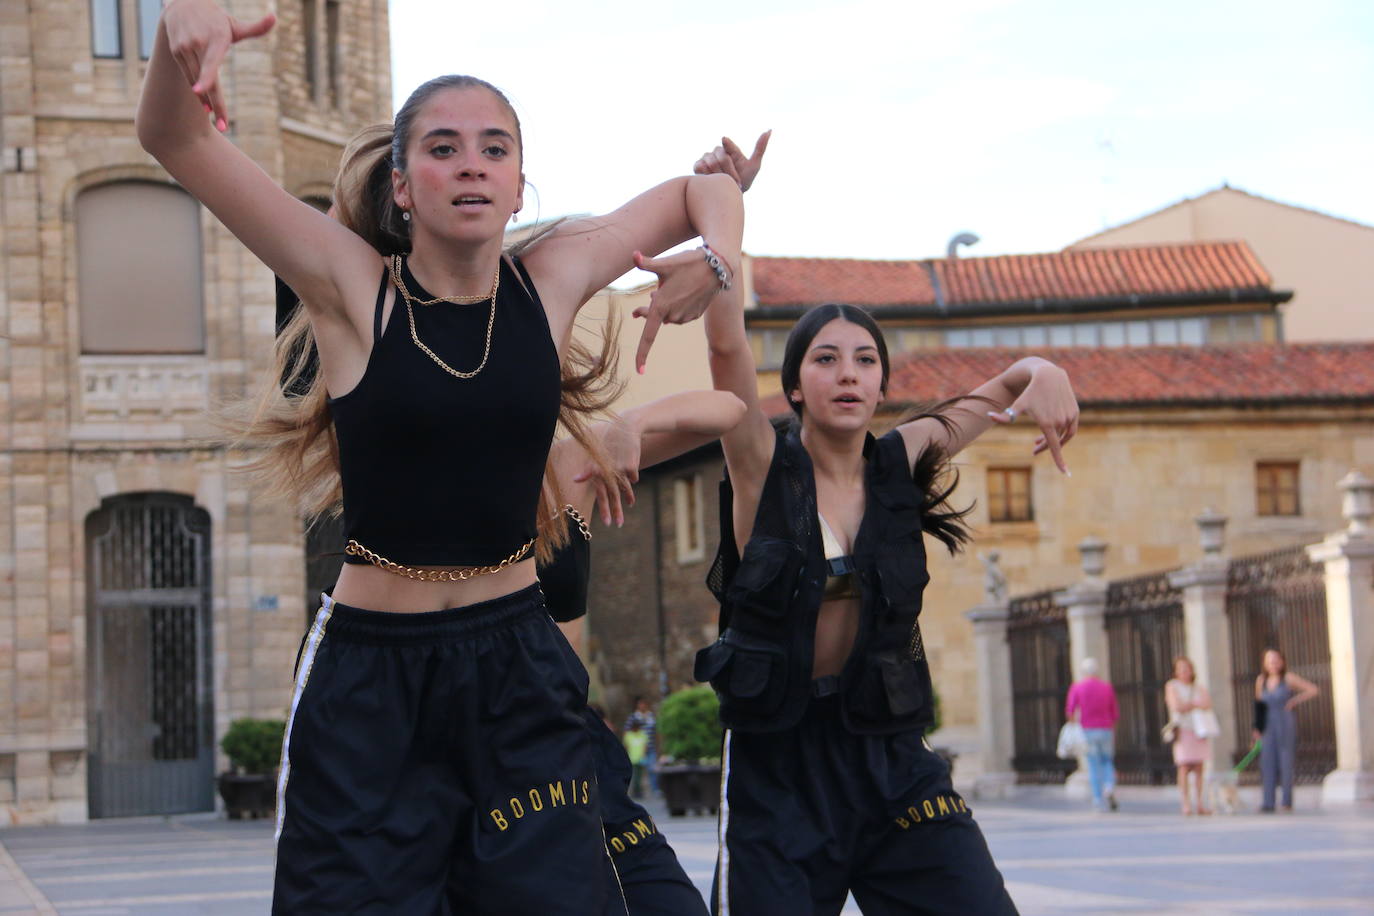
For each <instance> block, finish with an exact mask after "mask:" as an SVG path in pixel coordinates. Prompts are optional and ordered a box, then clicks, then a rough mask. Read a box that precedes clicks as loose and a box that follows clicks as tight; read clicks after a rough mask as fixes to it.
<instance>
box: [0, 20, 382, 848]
mask: <svg viewBox="0 0 1374 916" xmlns="http://www.w3.org/2000/svg"><path fill="white" fill-rule="evenodd" d="M227 6H228V7H229V9H230V11H231V12H233V13H236V14H238V15H240V17H241V18H248V17H255V16H257V15H258V14H259V13H260V8H261V4H249V3H239V2H233V0H230V2H229V3H228V4H227ZM160 7H161V4H160V2H158V0H18V2H7V3H5V4H4V5H3V7H0V149H2V150H3V174H2V175H0V195H2V200H0V823H38V822H57V821H60V822H72V821H81V820H84V819H86V818H87V817H99V816H105V815H111V814H122V813H127V814H132V813H157V812H161V811H171V810H194V809H196V808H208V807H210V806H211V805H212V804H213V798H212V796H211V795H210V794H209V793H210V791H211V790H210V789H209V788H208V786H209V785H210V784H209V783H208V782H205V781H204V779H203V777H204V774H206V773H208V772H212V771H215V770H219V769H222V768H223V765H224V762H225V761H224V760H223V758H222V756H220V755H219V754H218V751H217V750H216V749H215V745H216V742H217V740H218V738H219V736H220V735H222V734H223V732H224V730H225V728H226V727H227V725H228V723H229V722H230V721H231V720H233V719H235V718H237V717H240V716H245V715H257V716H269V717H280V716H282V714H283V712H284V704H285V703H286V702H287V700H288V698H289V689H290V670H291V665H292V660H293V658H294V655H295V652H296V647H297V644H298V641H299V639H300V635H301V621H302V619H303V618H304V615H305V608H304V607H303V606H302V601H303V598H302V595H303V592H304V588H303V578H304V569H303V564H302V560H301V557H302V538H303V536H302V525H301V522H300V520H299V519H297V518H296V517H295V515H294V513H293V512H291V511H290V510H289V509H288V508H286V507H283V506H280V505H273V504H270V503H267V502H265V501H262V500H260V499H255V498H254V496H253V494H252V492H251V491H250V489H249V487H248V484H247V481H246V480H245V479H244V478H243V477H242V476H241V475H238V474H235V473H232V467H233V465H234V464H235V463H236V462H238V461H241V458H240V457H236V456H234V455H232V454H230V453H229V452H227V451H226V450H225V448H223V447H222V446H221V445H219V444H216V442H215V435H216V431H215V429H214V428H213V427H212V426H211V425H210V424H209V422H208V420H207V411H208V409H209V408H210V407H211V406H212V405H214V404H216V403H218V402H220V401H223V400H225V399H232V398H236V397H240V396H243V395H244V394H245V393H247V392H249V391H250V390H252V389H253V388H255V387H256V386H257V385H258V384H260V382H261V381H262V379H264V378H265V377H266V369H267V367H268V364H269V361H270V354H271V342H272V337H273V331H274V328H273V310H274V293H273V283H272V274H271V273H270V271H268V270H267V269H266V268H265V267H264V266H263V265H262V264H261V263H259V262H258V261H257V260H256V259H255V258H254V257H253V256H252V255H251V254H250V253H249V252H248V251H247V250H246V249H245V248H244V247H243V246H241V245H240V244H239V243H238V242H237V241H236V240H235V239H234V238H233V237H232V236H230V235H229V233H228V232H227V231H225V229H224V228H223V227H222V226H221V225H220V224H219V223H218V222H217V221H216V220H215V219H214V218H213V217H212V216H211V215H210V214H209V213H208V212H206V211H205V210H204V209H203V208H202V207H200V206H199V205H198V204H197V203H196V202H195V201H194V200H192V199H191V198H190V197H189V196H188V195H186V194H185V193H184V192H183V191H181V190H180V189H179V188H177V187H176V185H175V184H173V183H172V182H171V181H170V179H169V178H168V176H167V175H166V173H165V172H163V171H162V170H161V169H160V168H159V167H158V165H157V164H156V163H155V162H154V161H153V160H152V159H151V158H150V157H149V156H148V155H147V154H146V153H144V152H143V150H142V149H141V148H140V147H139V144H138V141H137V139H136V137H135V134H134V124H133V118H134V111H135V108H136V105H137V102H138V95H139V89H140V83H141V79H142V73H143V70H144V67H145V61H146V56H147V51H148V49H149V48H150V46H151V40H150V39H151V35H152V34H153V33H152V28H154V27H155V23H156V17H157V14H158V10H159V9H160ZM278 16H279V22H278V24H277V26H276V28H275V29H274V30H273V31H272V32H271V33H270V34H269V35H268V36H267V37H265V38H262V39H258V40H254V41H249V42H244V43H242V44H240V45H238V46H237V47H236V48H235V49H234V50H233V52H232V54H231V55H230V57H229V59H228V61H227V62H226V64H225V65H224V67H223V69H222V71H221V73H222V78H223V81H224V85H225V90H226V98H227V102H228V105H229V111H230V115H231V124H230V131H229V136H230V138H231V139H232V140H233V141H234V142H235V143H236V144H237V145H238V146H239V147H240V149H242V150H244V152H246V153H247V154H248V155H249V156H251V157H252V158H253V159H254V160H255V161H256V162H257V163H258V164H259V165H260V166H262V168H264V169H265V170H266V171H267V172H268V174H270V175H271V176H272V177H273V178H274V179H276V180H277V181H279V182H280V183H281V184H282V185H283V186H284V187H285V188H286V189H287V190H288V191H289V192H291V193H292V194H295V195H296V196H298V197H302V198H306V199H312V200H316V201H318V200H320V199H327V197H328V195H329V190H330V187H331V184H332V180H333V175H334V172H335V170H336V169H337V164H338V160H339V155H340V153H341V151H342V147H343V144H344V143H345V141H346V139H347V137H348V135H349V134H350V133H352V132H353V131H355V130H356V129H358V128H360V127H362V126H364V125H366V124H369V123H373V122H376V121H380V120H385V119H387V118H389V116H390V51H389V39H388V27H387V4H386V3H385V2H384V0H373V2H363V3H343V2H339V0H302V2H294V3H287V4H281V5H280V7H279V9H278ZM217 757H218V759H216V758H217ZM179 787H180V788H179ZM182 788H184V789H185V791H184V792H181V789H182ZM178 792H181V794H178Z"/></svg>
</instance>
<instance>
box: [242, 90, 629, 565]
mask: <svg viewBox="0 0 1374 916" xmlns="http://www.w3.org/2000/svg"><path fill="white" fill-rule="evenodd" d="M472 86H480V87H482V88H486V89H489V90H490V91H492V92H493V93H495V94H496V96H497V97H498V98H500V99H501V100H502V101H505V96H504V95H502V94H501V93H500V92H499V91H498V90H497V89H495V87H493V86H491V85H489V84H487V83H484V82H482V81H480V80H476V79H474V78H472V77H440V78H438V79H435V80H431V81H430V82H428V83H425V84H424V85H423V86H421V87H420V88H419V89H417V90H415V92H414V93H412V94H411V97H410V98H409V99H408V100H407V101H406V104H405V105H403V106H402V107H401V110H400V111H399V112H398V113H397V115H396V122H395V124H394V125H392V124H378V125H374V126H372V127H368V128H364V129H363V130H362V131H360V132H359V133H358V134H357V135H355V136H354V137H353V139H352V140H351V141H350V142H349V144H348V146H347V147H346V148H345V149H344V153H343V158H342V161H341V164H340V167H339V174H338V177H337V178H336V179H335V182H334V201H333V203H334V211H333V212H334V215H335V217H336V218H337V219H338V220H339V222H341V223H342V224H343V225H345V226H347V227H348V228H349V229H351V230H353V231H354V232H356V233H357V234H358V235H359V236H361V237H362V238H363V239H364V240H365V241H367V242H368V243H369V244H371V245H372V246H373V247H374V248H376V249H377V251H378V252H379V253H380V254H382V255H383V256H389V255H392V254H401V253H405V252H408V251H409V250H410V239H409V237H408V234H407V232H406V225H405V223H404V222H403V221H402V220H401V219H400V213H399V209H398V208H397V207H396V205H395V202H394V200H393V198H392V193H391V170H392V168H393V163H394V162H395V155H394V150H395V149H396V148H397V147H400V148H402V149H404V145H405V140H406V139H407V138H406V137H405V136H404V135H403V134H404V133H408V131H409V126H410V122H411V121H412V120H413V118H414V115H415V111H416V110H417V109H418V107H419V105H420V104H421V103H423V102H424V100H425V99H426V98H428V97H429V96H430V95H432V94H433V93H434V92H435V91H438V90H439V89H445V88H469V87H472ZM506 104H507V107H509V104H510V103H509V102H506ZM511 116H512V117H514V116H515V113H514V111H512V112H511ZM516 131H517V136H518V134H519V122H518V120H517V122H516ZM397 167H398V168H402V169H403V168H404V163H403V162H402V165H400V166H397ZM555 228H556V224H551V225H549V226H547V227H544V228H543V229H542V230H541V231H540V232H538V233H536V234H534V235H533V236H531V237H529V238H525V239H523V240H521V241H520V242H519V243H518V244H516V245H512V246H510V247H508V248H507V249H506V254H507V255H508V256H515V255H517V254H519V253H520V252H521V251H525V250H527V249H529V248H530V247H531V246H533V245H535V244H537V243H538V242H539V240H540V239H542V238H543V237H544V236H546V235H547V234H548V233H549V232H551V231H553V230H554V229H555ZM618 326H619V321H618V316H616V315H615V314H614V313H612V314H611V315H610V316H609V318H608V320H607V321H606V323H605V324H604V325H603V326H602V328H601V329H600V336H601V340H600V344H599V346H595V347H592V346H587V345H586V344H584V343H582V342H581V341H579V340H577V339H576V338H574V339H572V340H570V341H569V344H568V351H567V354H566V355H565V356H564V359H563V364H562V370H561V374H562V385H561V389H562V390H561V395H560V401H559V410H558V425H559V428H560V429H561V430H562V431H563V432H564V433H566V434H567V435H570V436H572V437H573V438H574V439H576V440H577V442H578V444H579V445H581V446H582V448H583V449H584V450H585V451H586V452H587V454H588V455H589V456H590V457H591V460H592V461H593V463H594V464H595V465H596V466H597V468H598V470H599V472H600V473H601V474H603V475H605V476H607V477H614V476H616V473H617V472H616V471H615V470H613V469H612V468H611V466H610V462H609V459H608V458H607V456H606V452H605V449H604V448H603V447H602V445H601V441H600V439H599V437H597V436H596V435H595V434H593V433H592V432H591V430H590V420H591V418H592V417H593V416H594V415H595V414H597V413H599V412H601V411H604V410H606V409H607V408H608V407H609V406H610V405H611V403H612V402H614V401H615V399H616V397H617V396H619V394H620V392H621V391H622V390H623V388H624V382H623V381H621V380H619V379H618V378H617V377H616V373H615V366H616V363H617V360H618V355H619V353H618V346H617V340H618V336H619V335H618V330H619V328H618ZM274 356H275V358H274V360H273V364H274V365H273V371H272V374H271V376H270V377H269V378H268V379H266V380H265V384H264V385H263V386H262V389H261V391H260V392H259V393H258V395H257V396H256V397H254V398H251V399H249V400H247V401H244V402H240V403H239V404H236V405H230V407H229V408H227V409H226V411H225V416H226V420H227V422H229V423H231V424H232V425H233V426H234V427H236V428H237V429H238V430H239V432H238V434H237V435H236V436H235V438H234V443H233V444H234V446H235V447H239V448H244V449H247V450H249V451H251V452H253V453H255V455H254V457H253V458H252V459H251V460H250V461H249V462H248V463H247V464H246V465H245V470H247V471H249V472H252V473H253V474H254V475H255V476H256V477H257V478H258V479H259V481H261V483H262V484H263V486H264V489H265V490H266V492H267V495H269V496H272V497H275V498H284V499H288V500H290V501H292V502H293V503H294V504H296V505H297V506H298V507H299V509H300V511H301V512H303V513H304V514H305V515H306V516H307V517H318V516H321V515H334V516H337V515H338V514H339V513H340V512H341V511H342V509H343V488H342V482H341V479H340V476H339V441H338V436H337V434H336V432H335V429H334V422H333V419H332V417H331V416H330V412H329V404H328V394H327V392H326V390H325V384H324V379H323V377H322V375H321V374H320V372H319V371H318V366H317V360H316V359H315V334H314V330H313V328H312V327H311V324H310V320H309V316H308V315H307V314H306V311H305V309H304V308H303V307H302V306H301V305H300V304H299V303H297V305H296V308H295V310H294V311H293V312H292V313H291V318H290V320H289V321H288V322H287V324H286V326H285V327H284V328H283V329H282V331H281V332H280V334H278V336H277V343H276V348H275V354H274ZM545 479H546V481H547V483H548V486H546V487H544V488H542V489H541V492H540V497H539V516H538V535H539V537H538V541H537V544H536V555H537V556H538V558H539V559H540V560H541V561H545V562H547V561H548V560H549V559H551V558H552V556H553V552H554V551H555V550H556V549H557V548H559V547H561V546H563V545H564V544H565V543H566V542H567V537H568V526H567V518H566V516H565V514H564V513H563V511H562V510H561V505H562V501H563V500H562V493H561V491H560V489H559V486H558V481H557V479H556V477H555V475H553V474H552V473H549V469H548V466H547V465H546V467H545Z"/></svg>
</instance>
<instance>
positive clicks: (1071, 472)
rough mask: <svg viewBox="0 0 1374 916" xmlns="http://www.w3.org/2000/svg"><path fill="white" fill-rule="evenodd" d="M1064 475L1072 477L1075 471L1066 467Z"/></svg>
mask: <svg viewBox="0 0 1374 916" xmlns="http://www.w3.org/2000/svg"><path fill="white" fill-rule="evenodd" d="M1064 476H1065V477H1072V476H1073V471H1070V470H1069V469H1068V468H1064Z"/></svg>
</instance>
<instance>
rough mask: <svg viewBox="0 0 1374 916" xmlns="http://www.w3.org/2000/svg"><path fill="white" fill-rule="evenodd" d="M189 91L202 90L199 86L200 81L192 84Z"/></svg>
mask: <svg viewBox="0 0 1374 916" xmlns="http://www.w3.org/2000/svg"><path fill="white" fill-rule="evenodd" d="M191 91H192V92H204V91H205V90H204V89H201V88H200V83H196V84H195V85H194V86H192V87H191Z"/></svg>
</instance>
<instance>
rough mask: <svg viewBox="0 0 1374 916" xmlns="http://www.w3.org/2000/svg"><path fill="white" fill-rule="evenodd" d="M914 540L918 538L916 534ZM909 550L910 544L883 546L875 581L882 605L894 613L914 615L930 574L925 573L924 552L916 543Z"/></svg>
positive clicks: (919, 605) (918, 607) (918, 543)
mask: <svg viewBox="0 0 1374 916" xmlns="http://www.w3.org/2000/svg"><path fill="white" fill-rule="evenodd" d="M916 537H917V538H920V537H921V535H920V533H919V532H918V533H917V534H916ZM916 546H917V548H918V549H915V550H913V548H912V545H911V543H910V542H909V541H908V542H906V543H905V544H901V543H898V544H885V545H883V547H882V548H881V552H880V554H879V562H878V582H879V587H880V589H881V591H882V596H883V604H884V605H885V606H886V607H887V608H888V610H890V611H893V612H896V613H915V612H919V611H920V609H921V596H922V594H923V593H924V592H925V589H926V584H927V583H928V582H930V573H929V572H927V570H926V564H925V554H924V551H921V550H919V548H920V546H921V545H920V542H919V541H918V542H917V545H916Z"/></svg>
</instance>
